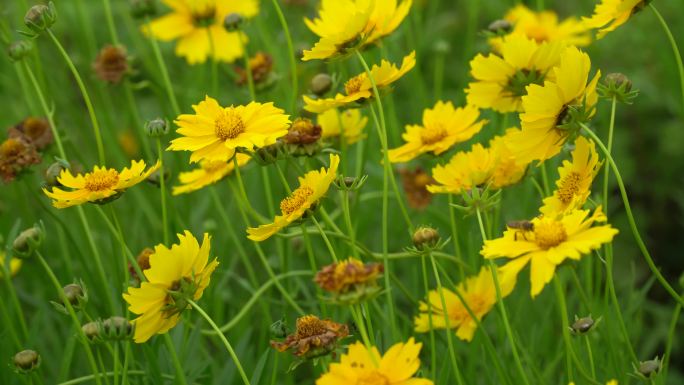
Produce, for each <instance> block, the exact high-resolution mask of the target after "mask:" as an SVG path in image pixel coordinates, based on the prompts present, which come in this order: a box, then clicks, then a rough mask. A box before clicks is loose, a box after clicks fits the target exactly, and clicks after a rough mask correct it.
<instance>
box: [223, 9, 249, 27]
mask: <svg viewBox="0 0 684 385" xmlns="http://www.w3.org/2000/svg"><path fill="white" fill-rule="evenodd" d="M243 21H244V19H243V18H242V16H241V15H240V14H239V13H235V12H233V13H229V14H228V15H227V16H226V17H225V18H224V19H223V28H225V29H226V31H229V32H234V31H237V30H239V29H240V27H241V26H242V22H243Z"/></svg>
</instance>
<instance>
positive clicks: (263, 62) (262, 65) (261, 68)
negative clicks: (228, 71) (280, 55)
mask: <svg viewBox="0 0 684 385" xmlns="http://www.w3.org/2000/svg"><path fill="white" fill-rule="evenodd" d="M249 69H250V70H251V71H252V80H253V81H254V84H256V85H260V84H263V83H266V82H267V81H268V80H269V77H270V75H271V71H272V70H273V56H271V55H269V54H267V53H266V52H261V51H260V52H257V53H256V54H254V56H253V57H251V58H250V59H249ZM235 72H236V73H237V75H238V78H237V79H236V80H235V83H236V84H237V85H239V86H244V85H246V84H247V71H246V70H245V69H244V68H242V67H240V66H235Z"/></svg>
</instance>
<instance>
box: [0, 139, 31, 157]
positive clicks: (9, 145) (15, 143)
mask: <svg viewBox="0 0 684 385" xmlns="http://www.w3.org/2000/svg"><path fill="white" fill-rule="evenodd" d="M25 149H26V146H25V145H24V143H22V142H21V141H20V140H17V139H14V138H9V139H7V140H6V141H4V142H2V144H1V145H0V155H2V156H4V157H11V156H17V155H19V154H21V153H22V152H23V151H24V150H25Z"/></svg>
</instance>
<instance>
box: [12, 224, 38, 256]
mask: <svg viewBox="0 0 684 385" xmlns="http://www.w3.org/2000/svg"><path fill="white" fill-rule="evenodd" d="M44 239H45V229H44V228H43V225H42V223H41V224H36V225H34V226H33V227H31V228H30V229H26V230H24V231H22V232H21V233H20V234H19V236H17V237H16V238H15V239H14V242H13V243H12V249H13V251H14V254H15V255H16V256H17V257H19V258H29V257H31V255H33V252H34V251H35V250H36V249H38V248H39V247H40V245H41V244H42V243H43V240H44Z"/></svg>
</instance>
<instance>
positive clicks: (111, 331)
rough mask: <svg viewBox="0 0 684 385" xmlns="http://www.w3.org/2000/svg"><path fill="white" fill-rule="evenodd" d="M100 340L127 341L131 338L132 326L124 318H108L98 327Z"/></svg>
mask: <svg viewBox="0 0 684 385" xmlns="http://www.w3.org/2000/svg"><path fill="white" fill-rule="evenodd" d="M100 331H101V334H102V338H104V339H107V340H115V341H120V340H127V339H129V338H131V337H132V336H133V324H132V323H131V322H130V321H128V320H127V319H126V318H124V317H118V316H114V317H109V318H107V319H106V320H104V321H102V324H101V325H100Z"/></svg>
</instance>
